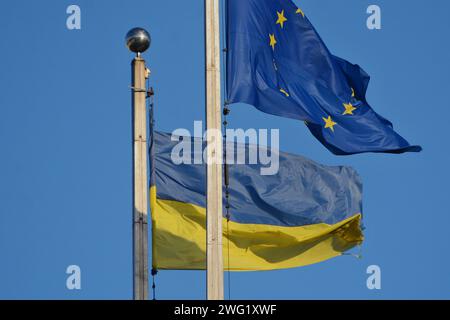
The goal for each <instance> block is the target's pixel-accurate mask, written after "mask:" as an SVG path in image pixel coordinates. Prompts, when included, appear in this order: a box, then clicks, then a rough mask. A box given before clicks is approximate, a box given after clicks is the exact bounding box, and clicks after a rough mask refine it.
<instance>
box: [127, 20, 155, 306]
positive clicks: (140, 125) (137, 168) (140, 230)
mask: <svg viewBox="0 0 450 320" xmlns="http://www.w3.org/2000/svg"><path fill="white" fill-rule="evenodd" d="M150 42H151V39H150V35H149V34H148V32H147V31H145V30H144V29H142V28H134V29H132V30H130V31H129V32H128V34H127V37H126V43H127V46H128V48H129V49H130V50H131V51H133V52H135V53H136V57H135V58H134V59H133V62H132V91H133V94H132V108H133V109H132V110H133V119H132V121H133V298H134V300H148V178H147V110H146V108H145V101H146V97H147V89H146V86H145V79H146V69H147V68H146V67H145V60H144V59H142V57H141V53H142V52H144V51H145V50H147V49H148V47H149V46H150Z"/></svg>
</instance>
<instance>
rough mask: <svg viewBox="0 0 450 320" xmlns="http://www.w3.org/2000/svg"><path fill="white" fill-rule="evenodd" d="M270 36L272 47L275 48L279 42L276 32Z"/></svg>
mask: <svg viewBox="0 0 450 320" xmlns="http://www.w3.org/2000/svg"><path fill="white" fill-rule="evenodd" d="M269 38H270V46H271V47H272V50H275V45H276V44H277V40H276V39H275V34H269Z"/></svg>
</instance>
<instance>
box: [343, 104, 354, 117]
mask: <svg viewBox="0 0 450 320" xmlns="http://www.w3.org/2000/svg"><path fill="white" fill-rule="evenodd" d="M344 108H345V111H344V113H343V115H346V114H349V115H353V111H355V110H356V108H355V107H354V106H353V105H352V104H351V103H344Z"/></svg>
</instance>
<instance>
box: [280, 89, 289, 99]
mask: <svg viewBox="0 0 450 320" xmlns="http://www.w3.org/2000/svg"><path fill="white" fill-rule="evenodd" d="M280 92H281V93H284V95H285V96H286V97H289V93H287V91H286V90H284V89H280Z"/></svg>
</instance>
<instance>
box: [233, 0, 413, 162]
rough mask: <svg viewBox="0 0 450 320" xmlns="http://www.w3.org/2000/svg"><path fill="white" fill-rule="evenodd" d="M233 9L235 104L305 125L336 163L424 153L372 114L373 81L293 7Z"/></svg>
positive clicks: (245, 2)
mask: <svg viewBox="0 0 450 320" xmlns="http://www.w3.org/2000/svg"><path fill="white" fill-rule="evenodd" d="M227 3H228V5H227V33H228V38H227V49H228V55H227V89H228V90H227V91H228V102H229V103H237V102H244V103H248V104H251V105H253V106H255V107H256V108H258V109H259V110H261V111H263V112H266V113H270V114H274V115H278V116H282V117H288V118H294V119H299V120H303V121H305V123H306V124H307V126H308V128H309V130H310V131H311V132H312V134H313V135H314V136H315V137H316V138H317V139H318V140H319V141H320V142H322V144H323V145H325V147H327V148H328V149H329V150H330V151H331V152H333V153H334V154H338V155H347V154H355V153H362V152H388V153H403V152H408V151H412V152H419V151H421V150H422V148H421V147H420V146H411V145H410V144H409V143H408V142H407V141H406V140H405V139H404V138H402V137H401V136H400V135H399V134H397V133H396V132H395V131H394V129H393V126H392V123H391V122H389V121H388V120H386V119H384V118H383V117H381V116H380V115H378V114H377V113H376V112H375V111H374V110H372V108H371V107H370V106H369V104H368V103H367V101H366V98H365V96H366V91H367V86H368V83H369V79H370V77H369V76H368V74H367V73H366V72H365V71H364V70H362V69H361V68H360V67H359V66H358V65H353V64H351V63H349V62H347V61H345V60H343V59H340V58H338V57H335V56H333V55H332V54H331V53H330V52H329V51H328V49H327V47H326V46H325V44H324V43H323V41H322V39H321V38H320V36H319V35H318V34H317V32H316V30H315V29H314V27H313V26H312V24H311V23H310V22H309V20H308V18H307V17H306V16H305V13H304V12H303V11H302V10H301V9H300V8H297V6H296V5H295V4H294V3H293V2H292V1H290V0H228V1H227Z"/></svg>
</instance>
